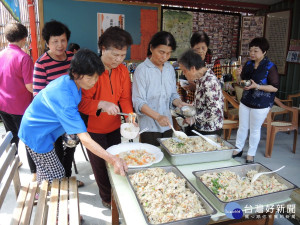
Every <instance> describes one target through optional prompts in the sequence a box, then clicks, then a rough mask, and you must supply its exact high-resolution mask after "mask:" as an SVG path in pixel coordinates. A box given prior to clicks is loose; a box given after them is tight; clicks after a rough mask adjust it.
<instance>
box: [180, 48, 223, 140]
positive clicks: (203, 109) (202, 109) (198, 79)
mask: <svg viewBox="0 0 300 225" xmlns="http://www.w3.org/2000/svg"><path fill="white" fill-rule="evenodd" d="M179 66H180V68H181V70H182V71H183V73H184V74H185V76H186V78H187V80H188V81H189V82H194V83H195V84H196V91H195V100H194V106H195V107H196V110H197V114H196V116H194V117H190V118H187V119H186V120H185V121H186V123H188V124H190V125H193V126H194V129H196V130H198V131H199V132H200V133H202V134H217V135H221V134H222V127H223V106H224V100H223V94H222V88H221V85H220V82H219V81H218V79H217V77H216V76H215V74H214V73H213V71H212V70H211V69H208V68H206V67H205V63H204V61H203V60H202V58H201V56H200V55H199V54H197V53H196V52H195V51H194V50H193V49H190V50H188V51H186V52H185V53H183V55H182V56H181V57H180V59H179Z"/></svg>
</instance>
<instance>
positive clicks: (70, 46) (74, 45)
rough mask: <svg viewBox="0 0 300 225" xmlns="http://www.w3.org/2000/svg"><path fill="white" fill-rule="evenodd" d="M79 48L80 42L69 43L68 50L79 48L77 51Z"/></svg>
mask: <svg viewBox="0 0 300 225" xmlns="http://www.w3.org/2000/svg"><path fill="white" fill-rule="evenodd" d="M79 49H80V46H79V44H76V43H70V44H69V48H68V51H71V52H73V51H74V50H77V51H78V50H79Z"/></svg>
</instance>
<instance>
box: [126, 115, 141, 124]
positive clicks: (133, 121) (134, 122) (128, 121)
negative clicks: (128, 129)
mask: <svg viewBox="0 0 300 225" xmlns="http://www.w3.org/2000/svg"><path fill="white" fill-rule="evenodd" d="M125 121H126V123H132V124H133V125H134V126H136V127H138V126H139V125H138V123H137V122H136V120H135V119H134V120H132V121H131V120H130V118H129V116H128V117H127V118H126V119H125Z"/></svg>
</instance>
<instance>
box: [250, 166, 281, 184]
mask: <svg viewBox="0 0 300 225" xmlns="http://www.w3.org/2000/svg"><path fill="white" fill-rule="evenodd" d="M284 167H285V166H282V167H280V168H279V169H277V170H273V171H270V172H261V173H257V174H255V175H254V176H253V177H252V179H251V184H252V183H254V181H256V180H257V178H258V177H260V176H261V175H263V174H269V173H275V172H277V171H279V170H281V169H283V168H284Z"/></svg>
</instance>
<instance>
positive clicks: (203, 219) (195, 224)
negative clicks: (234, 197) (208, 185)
mask: <svg viewBox="0 0 300 225" xmlns="http://www.w3.org/2000/svg"><path fill="white" fill-rule="evenodd" d="M149 168H150V167H144V168H139V169H128V172H127V174H126V177H127V180H128V182H129V184H130V187H131V188H132V190H133V192H134V194H135V197H136V199H137V201H138V203H139V206H140V208H141V210H142V212H143V215H144V217H145V220H146V222H147V224H153V223H150V221H149V219H148V217H147V215H146V213H145V211H144V208H143V206H142V205H141V202H140V200H139V198H138V196H137V194H136V191H135V190H134V188H133V186H132V183H131V181H130V179H129V175H131V174H134V173H136V172H139V171H141V170H146V169H149ZM151 168H153V167H151ZM156 168H161V169H163V170H165V171H166V172H173V173H175V174H176V175H177V176H178V177H180V178H183V179H185V180H186V185H187V187H188V188H189V189H190V190H191V192H192V193H196V195H197V196H198V199H199V200H200V201H201V203H202V204H203V206H204V208H205V209H206V212H207V215H204V216H197V217H193V218H188V219H182V220H176V221H173V222H168V223H161V224H162V225H167V224H168V225H169V224H170V225H187V224H188V225H199V224H208V222H209V220H210V217H211V215H212V214H216V213H217V211H216V209H215V208H213V207H212V206H211V205H210V204H209V203H208V202H207V201H206V200H205V199H204V198H203V196H202V195H201V194H200V193H199V192H198V190H197V189H196V188H195V187H194V186H193V185H192V184H191V183H190V182H189V181H188V180H187V179H186V177H185V176H184V175H183V174H182V173H181V172H180V171H179V170H178V169H177V167H175V166H162V167H156Z"/></svg>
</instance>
